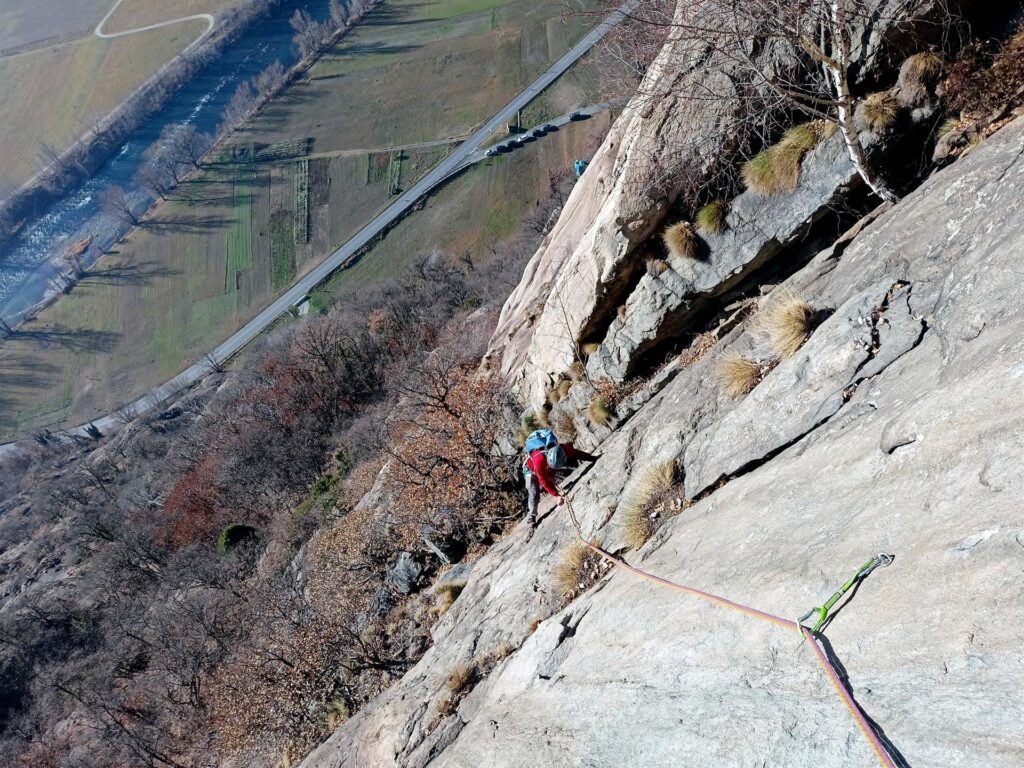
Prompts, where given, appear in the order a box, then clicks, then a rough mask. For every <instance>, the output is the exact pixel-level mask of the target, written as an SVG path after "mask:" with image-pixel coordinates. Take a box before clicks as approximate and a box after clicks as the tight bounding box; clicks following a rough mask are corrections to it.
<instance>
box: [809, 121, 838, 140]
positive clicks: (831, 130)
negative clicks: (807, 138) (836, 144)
mask: <svg viewBox="0 0 1024 768" xmlns="http://www.w3.org/2000/svg"><path fill="white" fill-rule="evenodd" d="M811 125H813V126H814V130H816V131H817V132H818V143H821V142H823V141H826V140H828V139H831V138H832V137H833V136H835V135H836V131H838V130H839V126H838V125H837V124H836V123H833V122H832V121H831V120H812V121H811Z"/></svg>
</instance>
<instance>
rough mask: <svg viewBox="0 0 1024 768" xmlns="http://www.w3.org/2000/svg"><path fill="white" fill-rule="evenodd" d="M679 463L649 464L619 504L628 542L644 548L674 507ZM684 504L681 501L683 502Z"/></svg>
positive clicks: (635, 546) (632, 546)
mask: <svg viewBox="0 0 1024 768" xmlns="http://www.w3.org/2000/svg"><path fill="white" fill-rule="evenodd" d="M674 487H675V464H674V463H673V462H671V461H668V462H665V463H663V464H655V465H653V466H650V467H648V468H647V469H646V470H645V471H644V473H643V474H642V475H641V476H640V479H639V480H638V481H637V482H636V484H635V485H634V486H633V489H632V491H631V492H630V493H629V495H628V496H627V497H626V498H625V499H624V500H623V502H622V504H621V506H620V507H619V510H618V511H619V514H621V515H622V528H623V532H624V534H625V536H626V543H627V544H629V546H630V547H631V548H632V549H640V547H642V546H643V545H644V544H646V543H647V541H648V539H650V538H651V536H652V535H654V532H655V531H656V530H657V529H658V525H659V524H660V522H661V521H662V520H664V519H665V517H667V516H668V515H669V514H670V513H671V512H673V511H674V509H677V508H678V507H674V505H672V504H671V503H670V502H671V499H670V497H671V495H672V491H673V489H674ZM680 506H681V505H680Z"/></svg>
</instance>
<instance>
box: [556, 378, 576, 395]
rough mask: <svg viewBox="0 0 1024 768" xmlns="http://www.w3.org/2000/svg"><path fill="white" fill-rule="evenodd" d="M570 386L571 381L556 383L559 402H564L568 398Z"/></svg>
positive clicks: (565, 380) (564, 380)
mask: <svg viewBox="0 0 1024 768" xmlns="http://www.w3.org/2000/svg"><path fill="white" fill-rule="evenodd" d="M572 385H573V381H572V379H562V380H561V381H560V382H558V398H559V400H564V399H565V398H566V397H568V396H569V390H570V389H572Z"/></svg>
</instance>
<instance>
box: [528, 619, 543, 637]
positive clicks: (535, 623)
mask: <svg viewBox="0 0 1024 768" xmlns="http://www.w3.org/2000/svg"><path fill="white" fill-rule="evenodd" d="M541 621H543V619H534V620H533V621H531V622H530V634H531V635H532V634H533V633H534V632H536V631H537V627H539V626H540V623H541Z"/></svg>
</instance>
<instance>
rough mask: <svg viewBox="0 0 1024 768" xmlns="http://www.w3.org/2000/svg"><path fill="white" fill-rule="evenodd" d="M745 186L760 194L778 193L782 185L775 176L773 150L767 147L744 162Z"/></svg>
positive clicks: (742, 172)
mask: <svg viewBox="0 0 1024 768" xmlns="http://www.w3.org/2000/svg"><path fill="white" fill-rule="evenodd" d="M741 174H742V176H743V186H745V187H746V188H747V189H749V190H750V191H751V192H756V193H757V194H759V195H765V196H768V195H777V194H778V193H779V192H781V191H782V185H781V184H780V183H779V180H778V178H776V176H775V168H774V166H773V163H772V151H771V150H770V149H765V150H762V151H760V152H758V153H757V154H756V155H754V156H753V157H752V158H750V159H749V160H747V162H745V163H744V164H743V168H742V171H741Z"/></svg>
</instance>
